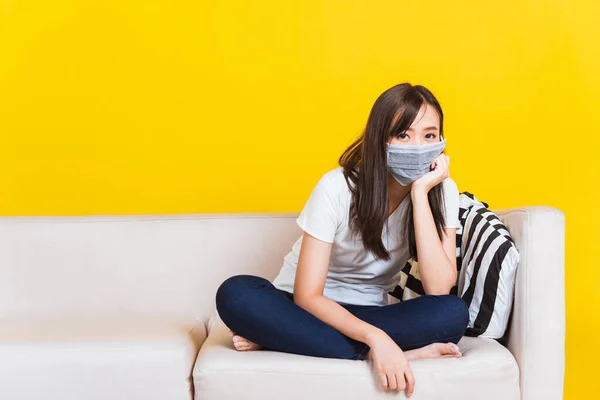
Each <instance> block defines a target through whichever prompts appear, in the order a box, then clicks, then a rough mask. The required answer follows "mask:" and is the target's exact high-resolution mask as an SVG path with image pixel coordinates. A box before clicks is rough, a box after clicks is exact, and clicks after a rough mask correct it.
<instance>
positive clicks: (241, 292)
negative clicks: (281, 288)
mask: <svg viewBox="0 0 600 400" xmlns="http://www.w3.org/2000/svg"><path fill="white" fill-rule="evenodd" d="M268 284H269V281H268V280H266V279H265V278H262V277H260V276H254V275H234V276H232V277H229V278H227V279H226V280H225V281H224V282H223V283H221V285H220V286H219V288H218V289H217V294H216V299H215V300H216V305H217V310H218V311H219V309H223V308H227V307H228V306H229V305H233V304H235V303H238V302H239V299H240V298H241V297H247V296H246V295H247V293H248V291H249V290H253V289H255V288H259V287H264V286H265V285H268Z"/></svg>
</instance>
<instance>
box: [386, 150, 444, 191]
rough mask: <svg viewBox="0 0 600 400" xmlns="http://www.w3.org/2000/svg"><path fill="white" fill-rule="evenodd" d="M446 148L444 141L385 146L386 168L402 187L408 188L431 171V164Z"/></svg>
mask: <svg viewBox="0 0 600 400" xmlns="http://www.w3.org/2000/svg"><path fill="white" fill-rule="evenodd" d="M445 147H446V139H444V140H442V141H441V142H437V143H432V144H429V143H428V144H422V145H418V146H412V145H407V144H389V143H388V145H387V166H388V169H389V171H390V172H391V174H392V176H393V177H394V178H395V179H396V180H397V181H398V183H400V184H401V185H402V186H408V185H410V184H411V183H413V182H414V181H416V180H417V179H419V178H420V177H422V176H423V175H425V174H426V173H428V172H429V171H430V170H431V168H430V167H431V163H432V162H433V161H434V160H435V159H436V158H437V157H438V156H439V155H440V154H442V151H444V148H445Z"/></svg>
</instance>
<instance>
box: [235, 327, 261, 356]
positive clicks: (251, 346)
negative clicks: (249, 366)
mask: <svg viewBox="0 0 600 400" xmlns="http://www.w3.org/2000/svg"><path fill="white" fill-rule="evenodd" d="M229 334H231V340H232V341H233V347H235V349H236V350H237V351H252V350H260V349H262V346H259V345H258V344H256V343H253V342H251V341H249V340H248V339H246V338H244V337H241V336H240V335H236V334H235V332H234V331H232V330H231V329H230V330H229Z"/></svg>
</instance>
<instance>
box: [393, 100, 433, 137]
mask: <svg viewBox="0 0 600 400" xmlns="http://www.w3.org/2000/svg"><path fill="white" fill-rule="evenodd" d="M440 140H441V139H440V117H439V115H438V113H437V111H436V109H435V108H434V107H431V106H430V105H429V104H427V103H425V104H423V106H421V109H420V110H419V113H418V114H417V117H416V118H415V121H414V122H413V124H412V125H411V126H410V127H409V128H408V129H407V130H406V132H404V133H401V134H399V135H398V136H391V137H390V138H389V140H388V143H389V144H408V145H420V144H428V143H435V142H439V141H440Z"/></svg>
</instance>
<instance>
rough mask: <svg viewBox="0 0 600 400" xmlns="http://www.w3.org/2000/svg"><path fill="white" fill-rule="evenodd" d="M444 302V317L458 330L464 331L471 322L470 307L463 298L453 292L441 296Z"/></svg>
mask: <svg viewBox="0 0 600 400" xmlns="http://www.w3.org/2000/svg"><path fill="white" fill-rule="evenodd" d="M439 297H440V298H441V299H442V300H443V302H444V308H443V310H444V314H445V315H444V317H445V319H446V320H447V321H450V323H451V324H452V327H453V328H455V329H456V331H457V332H461V334H462V333H464V331H465V330H466V329H467V325H468V324H469V307H468V306H467V303H465V301H464V300H463V299H461V298H460V297H458V296H455V295H452V294H446V295H442V296H439Z"/></svg>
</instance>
